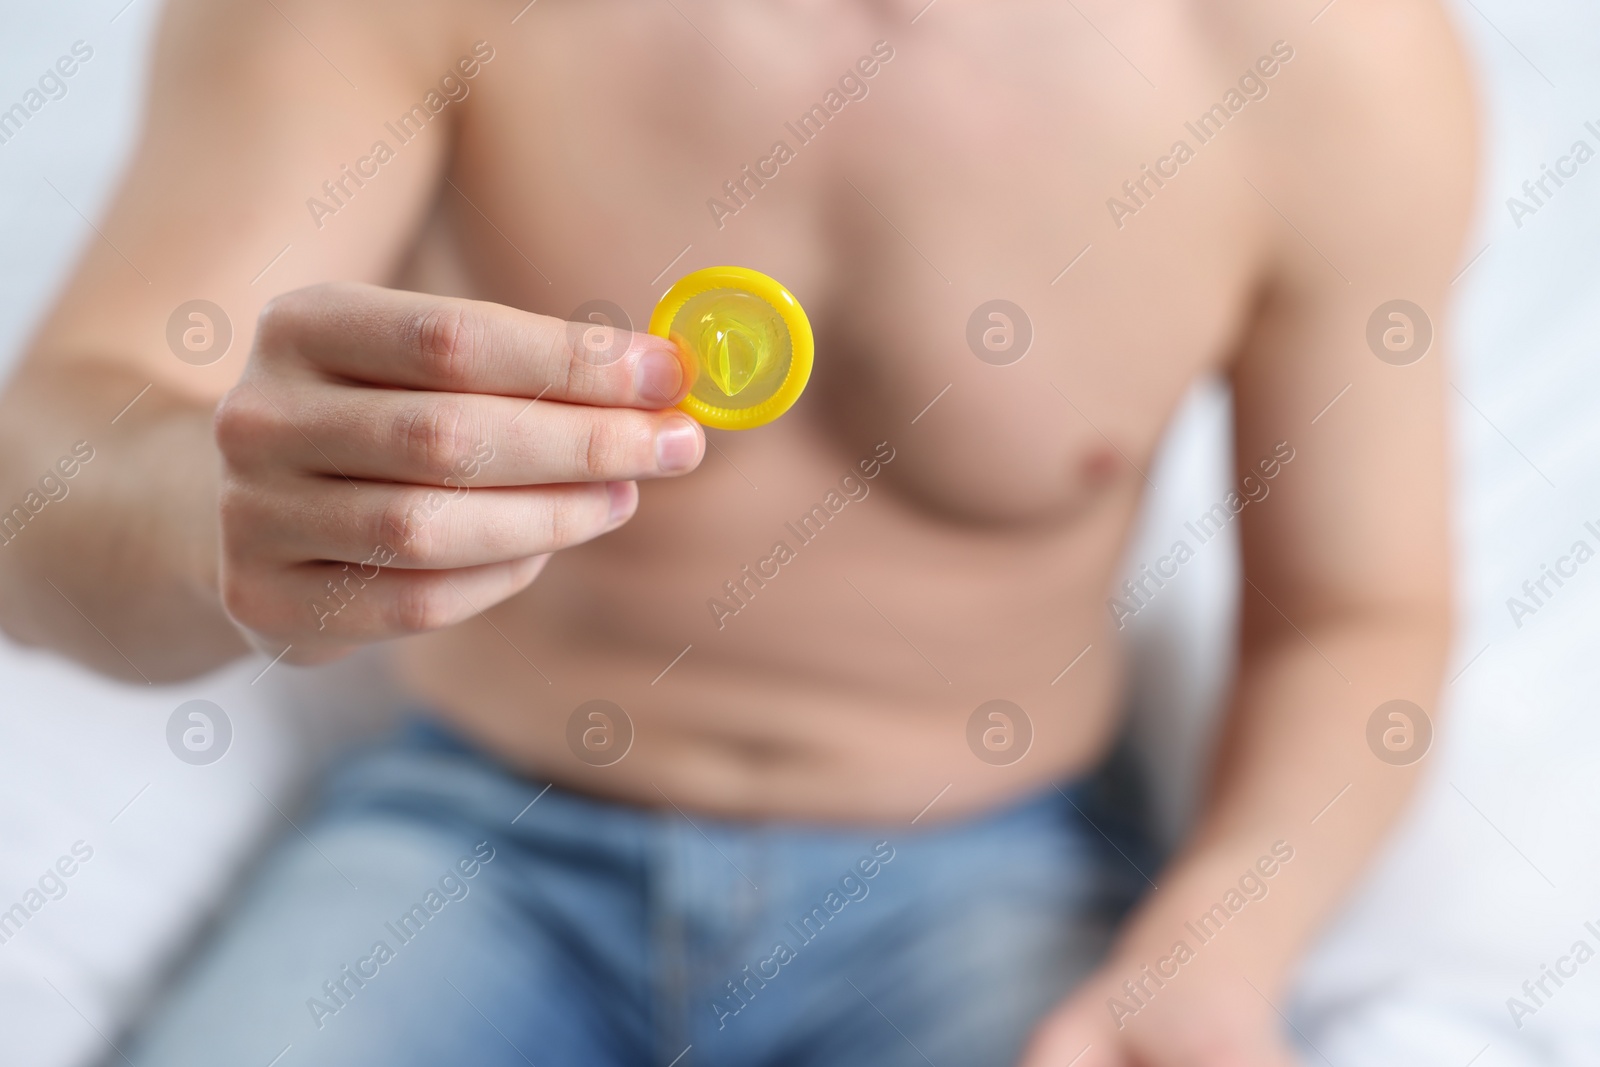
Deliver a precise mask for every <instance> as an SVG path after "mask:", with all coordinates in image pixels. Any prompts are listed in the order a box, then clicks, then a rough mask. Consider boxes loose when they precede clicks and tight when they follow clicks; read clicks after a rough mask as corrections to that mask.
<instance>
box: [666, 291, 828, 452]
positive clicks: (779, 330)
mask: <svg viewBox="0 0 1600 1067" xmlns="http://www.w3.org/2000/svg"><path fill="white" fill-rule="evenodd" d="M650 332H651V333H653V334H655V335H656V336H658V337H670V338H671V339H672V340H673V341H674V342H676V343H677V345H678V347H679V348H681V349H682V350H683V351H684V352H685V353H686V354H687V355H688V356H689V357H690V359H691V362H692V364H693V367H692V370H693V382H692V384H691V386H690V389H689V395H688V396H687V397H685V398H684V400H683V402H682V403H680V404H679V405H678V407H679V408H680V409H681V410H683V411H685V412H687V413H688V414H690V415H692V416H693V417H694V418H695V419H696V420H697V421H699V422H700V423H702V424H704V425H706V426H712V427H715V428H718V429H724V430H743V429H749V428H751V427H754V426H762V425H765V424H766V423H769V422H771V421H772V420H774V419H776V418H777V417H778V416H780V415H782V414H783V413H784V412H785V411H788V410H789V408H790V407H791V406H792V405H793V404H794V402H795V401H796V400H798V399H799V398H800V393H801V392H802V391H803V390H804V389H805V387H806V382H807V380H808V379H809V378H810V377H811V362H812V352H813V347H814V342H813V339H812V334H811V324H810V322H809V321H808V320H807V319H806V314H805V311H804V310H802V309H801V307H800V304H799V303H798V302H797V301H796V300H795V298H794V296H793V295H792V294H791V293H790V292H789V291H788V290H787V289H785V288H784V287H783V286H782V285H779V284H778V283H777V282H776V281H774V280H773V279H771V278H769V277H767V276H766V275H765V274H760V273H757V272H756V271H753V270H749V269H747V268H744V267H709V268H707V269H705V270H698V271H695V272H694V273H693V274H689V275H686V276H685V277H683V278H680V279H679V280H678V281H677V282H676V283H675V284H674V285H673V286H672V288H671V289H669V290H667V293H666V295H665V296H663V297H662V298H661V301H660V303H658V304H657V305H656V309H655V312H654V313H653V314H652V315H651V317H650Z"/></svg>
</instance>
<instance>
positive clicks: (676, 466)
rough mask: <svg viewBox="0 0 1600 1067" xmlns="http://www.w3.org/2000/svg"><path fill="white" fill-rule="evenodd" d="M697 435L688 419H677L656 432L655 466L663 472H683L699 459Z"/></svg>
mask: <svg viewBox="0 0 1600 1067" xmlns="http://www.w3.org/2000/svg"><path fill="white" fill-rule="evenodd" d="M699 436H700V435H699V434H697V433H695V429H694V424H693V423H692V422H690V421H689V420H688V419H682V418H677V419H673V420H671V421H670V422H668V423H666V424H665V425H663V426H662V427H661V429H659V430H657V431H656V465H657V466H659V467H660V468H661V469H662V470H664V471H684V470H688V469H689V468H690V467H692V466H694V465H695V463H696V461H698V460H699V458H700V441H699Z"/></svg>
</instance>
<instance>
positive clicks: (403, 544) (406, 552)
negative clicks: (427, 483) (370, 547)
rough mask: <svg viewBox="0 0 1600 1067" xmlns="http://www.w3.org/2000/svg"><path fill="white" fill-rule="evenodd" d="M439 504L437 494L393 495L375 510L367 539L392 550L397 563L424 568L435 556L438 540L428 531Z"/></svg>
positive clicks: (407, 493)
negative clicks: (371, 527)
mask: <svg viewBox="0 0 1600 1067" xmlns="http://www.w3.org/2000/svg"><path fill="white" fill-rule="evenodd" d="M441 504H442V501H441V500H440V494H439V493H436V492H434V491H432V490H428V491H424V492H414V491H400V492H396V493H394V494H392V495H391V496H390V497H389V499H388V500H387V501H385V502H384V505H383V507H382V508H380V509H379V510H378V514H377V521H376V524H375V527H374V528H373V529H371V530H369V531H368V539H369V540H370V541H372V543H373V544H375V545H378V544H381V545H387V546H389V547H390V548H391V549H393V551H394V555H395V560H396V561H399V562H404V563H410V564H417V565H423V566H425V565H427V564H428V563H429V562H430V561H431V560H432V559H433V558H435V557H436V556H437V555H438V549H437V547H436V545H437V540H436V539H435V538H433V537H432V536H431V534H430V532H429V530H430V526H431V522H430V520H431V519H432V518H433V513H434V512H435V511H436V510H437V508H438V506H440V505H441Z"/></svg>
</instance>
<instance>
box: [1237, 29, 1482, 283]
mask: <svg viewBox="0 0 1600 1067" xmlns="http://www.w3.org/2000/svg"><path fill="white" fill-rule="evenodd" d="M1228 6H1229V7H1230V9H1231V17H1230V18H1228V19H1227V20H1226V21H1225V22H1224V23H1223V25H1225V30H1224V31H1223V33H1222V34H1221V37H1222V40H1223V41H1225V42H1226V46H1227V47H1228V48H1229V49H1230V50H1239V49H1245V48H1257V49H1267V48H1270V47H1271V46H1273V45H1274V44H1278V45H1279V46H1280V48H1282V49H1289V50H1292V52H1293V58H1292V59H1291V60H1289V61H1288V62H1286V63H1284V64H1283V65H1282V69H1281V71H1280V72H1279V74H1278V76H1277V77H1276V78H1275V79H1274V84H1273V86H1272V94H1273V102H1272V106H1270V107H1263V108H1261V109H1260V112H1259V115H1258V119H1259V122H1258V124H1257V127H1256V134H1257V136H1256V139H1255V144H1254V146H1253V151H1252V152H1251V153H1250V157H1251V158H1250V161H1249V163H1248V164H1247V165H1250V166H1253V167H1254V168H1255V169H1256V175H1257V177H1256V184H1257V185H1258V186H1260V187H1261V188H1262V189H1263V190H1264V191H1265V190H1269V189H1270V190H1271V193H1272V197H1273V203H1274V206H1276V207H1277V208H1278V209H1279V210H1280V211H1281V212H1282V213H1283V214H1285V215H1287V216H1289V217H1290V218H1293V219H1295V220H1296V221H1297V222H1300V223H1301V224H1302V226H1309V227H1315V228H1317V229H1319V230H1321V231H1323V233H1324V235H1325V236H1327V237H1328V238H1329V239H1330V240H1333V241H1335V242H1336V243H1340V244H1342V245H1346V246H1349V247H1348V249H1347V254H1349V255H1350V256H1352V257H1353V258H1355V259H1359V257H1361V256H1362V255H1363V252H1362V247H1365V248H1366V249H1367V250H1368V254H1373V255H1379V256H1383V255H1389V254H1392V253H1393V252H1394V250H1395V249H1394V247H1393V246H1394V245H1395V244H1398V243H1400V242H1402V241H1403V242H1405V243H1407V244H1409V245H1411V246H1413V247H1416V246H1418V245H1421V246H1426V247H1427V248H1431V249H1433V250H1435V251H1436V254H1437V255H1440V256H1444V257H1453V256H1454V255H1455V252H1456V248H1457V245H1458V243H1459V240H1460V236H1461V232H1462V231H1463V230H1464V229H1465V226H1466V222H1467V219H1468V217H1469V216H1470V213H1471V208H1472V202H1473V197H1474V193H1475V188H1474V176H1475V173H1476V169H1477V154H1478V136H1477V101H1476V97H1475V93H1474V89H1473V83H1472V78H1471V73H1470V69H1469V66H1468V62H1467V57H1466V55H1465V52H1464V50H1463V47H1462V42H1461V40H1460V38H1459V36H1458V34H1457V31H1456V27H1455V26H1454V24H1453V22H1452V21H1451V18H1450V16H1449V14H1448V12H1447V11H1446V10H1445V8H1444V6H1443V5H1442V4H1441V3H1440V2H1438V0H1333V2H1332V3H1329V4H1328V5H1327V6H1326V7H1322V8H1321V9H1320V11H1319V10H1318V7H1317V5H1312V4H1307V5H1297V6H1299V7H1300V11H1299V12H1297V13H1295V14H1294V15H1292V16H1291V15H1289V14H1287V13H1286V12H1285V10H1284V8H1283V5H1281V4H1276V3H1271V4H1269V3H1265V2H1259V0H1247V2H1243V3H1238V4H1235V5H1228ZM1313 19H1314V21H1313ZM1247 42H1249V43H1248V44H1247ZM1286 204H1287V205H1288V206H1286ZM1291 207H1292V208H1293V209H1294V210H1293V213H1291V211H1290V208H1291ZM1302 220H1303V222H1302Z"/></svg>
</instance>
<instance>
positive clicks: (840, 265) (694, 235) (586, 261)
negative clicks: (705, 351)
mask: <svg viewBox="0 0 1600 1067" xmlns="http://www.w3.org/2000/svg"><path fill="white" fill-rule="evenodd" d="M1055 8H1056V6H1054V5H1051V6H1046V5H1033V4H1017V5H1006V6H1005V7H1004V9H1003V10H1001V11H1000V12H999V13H998V14H997V13H995V12H985V13H984V14H983V15H982V16H981V17H979V16H976V15H975V14H972V13H967V11H966V8H963V7H959V6H958V7H955V8H953V9H952V10H951V11H949V12H944V11H941V10H940V9H939V8H933V9H931V10H930V11H928V12H926V13H925V14H924V15H923V16H922V17H921V18H919V19H918V21H917V22H916V23H915V24H913V23H911V22H910V21H909V19H910V17H911V15H912V14H915V12H911V13H910V14H908V13H907V12H906V11H904V10H901V9H900V5H888V4H885V5H871V4H843V3H833V4H799V3H791V4H768V3H755V4H733V3H730V2H727V0H710V2H690V0H680V2H678V3H677V4H663V5H638V4H631V3H621V2H617V3H590V4H582V5H577V4H561V3H559V2H551V3H548V4H547V3H543V2H542V3H540V4H539V5H538V7H537V8H534V9H533V10H531V11H529V12H528V13H527V14H526V16H525V17H524V18H523V19H522V20H521V22H519V24H518V33H519V35H518V36H516V37H514V38H509V39H508V40H506V41H505V42H504V43H497V44H496V60H495V61H494V62H492V63H490V64H487V65H486V66H485V70H484V72H483V74H482V75H481V76H480V78H479V79H478V84H477V86H476V87H475V89H474V94H475V95H474V96H473V98H472V108H473V110H472V111H471V118H470V120H469V121H468V123H467V125H466V127H465V129H464V131H463V134H462V138H461V142H460V145H459V149H458V153H457V157H456V163H455V164H454V170H453V174H452V180H453V181H454V182H455V183H456V185H457V186H458V190H457V191H456V192H455V193H453V194H452V193H447V194H446V200H445V201H444V207H443V209H442V211H443V214H444V216H445V218H446V219H447V220H448V223H447V229H448V230H449V232H450V233H451V234H452V235H453V238H454V244H455V246H456V258H457V260H458V261H459V262H460V263H461V264H462V267H463V270H464V271H465V272H466V274H467V275H468V277H469V278H470V287H471V288H472V289H473V290H474V291H476V292H477V293H478V294H479V295H483V296H485V297H487V298H490V299H495V300H499V301H501V302H504V303H508V304H513V305H516V306H521V307H526V308H529V309H531V310H535V311H539V312H542V313H546V314H552V315H558V316H563V317H570V316H571V315H572V314H573V312H574V311H576V310H577V309H578V308H580V307H582V306H584V305H586V304H589V302H591V301H606V302H608V303H610V304H614V305H616V306H619V307H621V308H622V309H624V311H625V312H626V313H627V314H628V315H629V316H630V317H631V318H632V321H633V322H634V324H635V325H640V326H642V323H643V321H644V319H645V318H646V317H647V316H648V313H649V310H650V308H651V306H652V305H653V303H654V301H655V299H656V297H657V296H658V295H659V294H660V292H661V291H662V290H664V289H665V287H666V286H667V285H669V284H670V283H671V282H672V281H673V280H674V279H675V278H676V277H678V276H679V275H680V274H683V273H686V272H687V271H689V270H692V269H695V268H697V267H701V266H708V265H712V264H718V263H733V264H741V265H745V266H751V267H755V268H757V269H759V270H762V271H765V272H766V273H769V274H772V275H773V276H775V277H777V278H779V279H780V280H781V281H783V282H784V283H785V284H786V285H787V286H788V287H789V288H790V289H791V290H792V291H793V292H794V293H795V294H796V295H797V297H798V298H799V299H800V301H801V303H802V304H803V305H804V306H805V307H806V308H807V310H808V312H809V313H810V315H811V317H812V320H813V325H814V327H815V329H816V334H817V344H818V349H817V364H816V371H815V376H814V379H813V382H812V385H811V387H810V389H809V390H808V392H807V395H806V397H805V398H804V399H803V400H802V401H801V403H800V405H799V406H798V407H797V408H796V409H795V411H794V412H793V413H792V414H791V415H790V416H787V417H786V419H785V420H784V423H783V424H780V425H781V427H782V429H781V431H780V430H777V429H775V430H773V431H771V432H768V431H764V432H763V433H764V435H765V436H764V438H763V441H759V442H758V441H757V440H756V439H755V435H743V436H742V437H736V438H734V439H727V438H723V439H722V440H721V442H720V444H721V447H722V448H723V449H724V450H725V451H727V452H729V454H730V458H731V459H733V460H734V461H735V462H737V461H738V459H739V458H740V456H741V455H744V456H747V457H748V458H749V459H750V460H751V461H752V462H763V463H767V464H769V465H770V464H777V465H778V466H779V467H782V466H783V465H785V464H789V465H790V466H791V467H793V469H796V470H798V469H801V468H802V467H805V466H810V465H813V463H812V461H813V460H817V461H819V462H820V458H819V457H826V462H829V463H831V462H832V461H833V457H834V456H836V455H838V454H849V455H852V456H853V455H854V454H855V453H856V452H860V451H862V450H863V449H866V450H868V451H870V447H871V445H872V444H873V443H875V442H877V441H879V440H890V441H896V442H899V441H908V440H913V439H914V440H915V441H916V442H917V446H916V447H915V448H912V449H902V450H901V453H900V454H901V455H902V456H903V457H904V458H903V459H902V460H901V461H900V462H898V463H897V464H896V465H895V469H894V472H893V477H894V478H895V479H896V480H897V482H898V484H899V485H900V486H901V487H902V488H904V489H905V490H906V491H907V493H908V494H909V495H910V496H911V497H912V498H914V499H918V500H920V501H922V502H923V503H926V504H927V505H928V506H929V507H930V508H933V509H935V510H938V511H944V512H950V513H955V514H959V515H961V516H962V517H964V518H969V519H970V518H977V519H982V520H986V521H1001V522H1004V521H1007V520H1019V521H1021V520H1030V521H1031V520H1034V519H1038V518H1041V517H1045V516H1048V515H1051V514H1065V513H1067V512H1070V511H1073V510H1075V509H1076V508H1078V507H1080V506H1083V505H1085V504H1086V503H1088V502H1090V501H1092V500H1093V499H1094V498H1095V497H1097V496H1098V495H1100V494H1102V493H1104V492H1105V491H1106V489H1107V488H1108V487H1109V486H1111V485H1113V484H1115V483H1117V482H1119V481H1129V480H1135V481H1136V480H1137V479H1138V477H1139V476H1138V473H1137V471H1136V469H1135V468H1136V467H1137V466H1142V465H1143V463H1144V460H1145V459H1146V458H1148V454H1149V452H1150V450H1151V449H1152V447H1153V445H1154V443H1155V441H1156V439H1157V438H1158V436H1159V433H1160V430H1161V427H1162V426H1163V425H1164V423H1165V421H1166V418H1167V416H1168V414H1169V413H1170V410H1171V408H1172V406H1173V404H1175V403H1176V401H1177V399H1178V398H1179V397H1180V396H1181V395H1182V392H1183V390H1184V388H1185V386H1186V385H1187V383H1188V382H1189V381H1191V380H1192V378H1193V377H1194V376H1195V375H1196V374H1197V373H1199V372H1201V371H1203V370H1205V369H1207V368H1211V367H1215V366H1216V365H1218V364H1219V363H1220V362H1221V361H1222V360H1224V359H1225V358H1226V355H1227V348H1228V345H1229V343H1230V341H1231V340H1232V339H1233V337H1234V336H1235V334H1236V333H1237V331H1238V329H1239V328H1240V323H1241V319H1242V316H1243V313H1244V308H1245V305H1246V302H1247V299H1248V294H1249V289H1250V286H1251V284H1252V275H1253V272H1254V269H1255V260H1254V252H1253V251H1252V249H1251V248H1250V247H1249V246H1248V242H1246V241H1242V240H1241V239H1240V237H1239V233H1240V230H1241V226H1240V225H1239V220H1240V218H1241V215H1242V211H1243V209H1242V207H1241V206H1240V204H1239V200H1238V197H1237V191H1238V189H1239V188H1242V186H1241V185H1240V183H1239V180H1238V177H1237V173H1236V171H1235V169H1234V167H1235V165H1236V159H1235V158H1233V157H1232V156H1230V155H1229V153H1228V152H1227V151H1216V152H1213V153H1212V156H1211V157H1210V158H1207V159H1204V160H1200V161H1197V165H1195V166H1192V167H1186V169H1185V172H1184V173H1182V175H1181V176H1180V178H1178V179H1173V180H1171V181H1170V183H1169V184H1168V185H1167V186H1165V187H1163V188H1161V189H1160V190H1159V191H1158V192H1157V194H1156V197H1153V198H1150V199H1149V206H1150V207H1152V208H1153V209H1155V210H1152V211H1150V212H1141V213H1140V214H1139V215H1138V216H1137V217H1134V218H1133V219H1131V220H1129V219H1123V220H1120V224H1119V220H1117V219H1115V218H1113V216H1112V214H1111V213H1110V212H1109V211H1108V204H1107V202H1108V200H1109V199H1111V198H1112V197H1119V196H1124V195H1125V194H1124V193H1123V183H1124V182H1125V181H1127V180H1128V179H1130V178H1138V177H1140V175H1141V166H1142V165H1143V164H1145V163H1147V162H1150V161H1151V160H1153V159H1155V158H1156V157H1157V156H1159V155H1161V154H1163V153H1164V152H1166V151H1167V150H1168V149H1169V147H1170V145H1171V143H1172V142H1173V141H1174V140H1175V139H1176V138H1177V137H1179V136H1180V135H1182V134H1183V132H1184V131H1183V129H1182V121H1181V114H1182V110H1183V104H1182V103H1181V100H1182V98H1183V97H1184V96H1185V89H1184V88H1183V86H1184V84H1185V82H1186V81H1190V82H1193V83H1195V84H1197V85H1199V84H1203V83H1204V81H1205V78H1206V76H1207V74H1206V71H1205V69H1204V59H1203V57H1201V56H1198V55H1191V54H1189V53H1187V52H1186V51H1185V50H1184V46H1182V45H1180V44H1174V43H1164V42H1163V40H1162V39H1155V40H1152V41H1149V42H1145V48H1144V53H1143V54H1145V55H1150V54H1151V53H1152V52H1155V53H1159V54H1160V57H1161V58H1160V62H1161V64H1162V70H1163V77H1164V81H1168V84H1169V85H1172V86H1174V88H1172V89H1170V90H1169V91H1167V92H1164V93H1153V92H1152V91H1151V90H1150V87H1149V86H1148V85H1147V84H1145V82H1144V81H1143V80H1142V76H1141V75H1140V74H1139V73H1138V71H1136V70H1133V69H1130V67H1129V65H1128V64H1127V63H1126V61H1125V60H1123V59H1122V58H1120V57H1119V56H1118V55H1117V53H1116V52H1115V51H1114V50H1111V49H1109V48H1107V46H1106V42H1105V41H1104V40H1103V39H1102V38H1101V37H1100V36H1098V34H1096V33H1095V32H1094V31H1093V30H1092V28H1090V27H1089V26H1087V25H1085V24H1084V23H1083V21H1082V20H1081V19H1079V17H1078V16H1077V15H1075V14H1073V13H1072V11H1071V10H1070V9H1068V10H1067V11H1066V14H1065V15H1063V14H1062V13H1061V12H1060V11H1058V10H1056V9H1055ZM522 23H528V25H526V26H523V25H522ZM1202 164H1203V165H1202ZM1146 188H1147V189H1148V188H1150V186H1149V185H1148V183H1147V185H1146ZM1157 197H1158V198H1159V199H1157ZM779 445H781V447H775V446H779ZM768 452H771V453H773V454H772V455H767V454H766V453H768ZM785 456H787V457H789V458H788V459H784V458H783V457H785Z"/></svg>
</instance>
